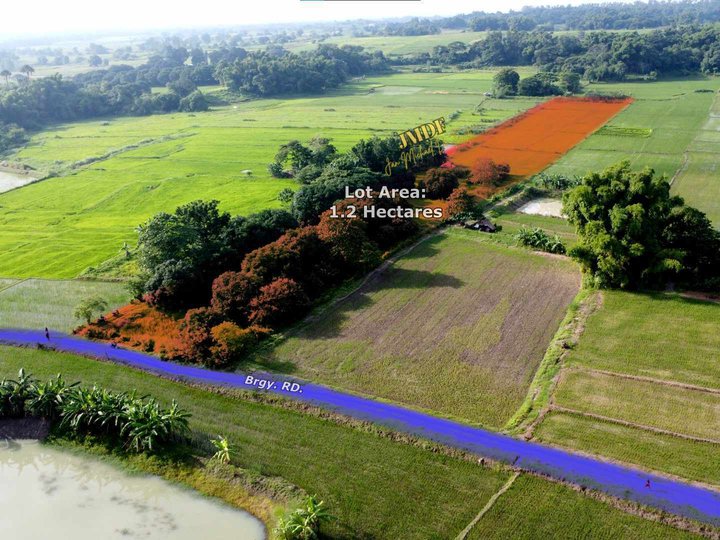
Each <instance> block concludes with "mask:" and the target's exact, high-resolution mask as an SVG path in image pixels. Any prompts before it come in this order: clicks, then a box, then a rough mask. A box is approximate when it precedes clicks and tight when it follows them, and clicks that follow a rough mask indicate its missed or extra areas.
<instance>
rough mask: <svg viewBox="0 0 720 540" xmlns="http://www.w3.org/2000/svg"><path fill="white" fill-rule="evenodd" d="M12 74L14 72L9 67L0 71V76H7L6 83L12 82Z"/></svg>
mask: <svg viewBox="0 0 720 540" xmlns="http://www.w3.org/2000/svg"><path fill="white" fill-rule="evenodd" d="M10 75H12V73H10V72H9V71H8V70H7V69H3V70H2V71H0V77H5V84H10Z"/></svg>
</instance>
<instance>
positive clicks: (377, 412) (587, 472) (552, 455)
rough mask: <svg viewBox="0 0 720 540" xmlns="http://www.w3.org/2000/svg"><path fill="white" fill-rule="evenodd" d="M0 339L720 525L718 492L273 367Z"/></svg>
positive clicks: (77, 343)
mask: <svg viewBox="0 0 720 540" xmlns="http://www.w3.org/2000/svg"><path fill="white" fill-rule="evenodd" d="M0 343H4V344H9V345H17V346H36V345H37V344H43V345H46V346H50V347H53V348H54V349H56V350H58V351H65V352H71V353H76V354H80V355H84V356H90V357H95V358H100V359H105V360H108V361H112V362H116V363H119V364H124V365H128V366H132V367H135V368H139V369H142V370H144V371H148V372H151V373H153V374H156V375H160V376H163V377H169V378H172V379H179V380H185V381H188V382H195V383H203V384H211V385H219V386H229V387H233V388H239V389H244V390H257V391H265V392H272V393H275V394H280V395H284V396H286V397H288V398H291V399H296V400H299V401H303V402H306V403H310V404H313V405H317V406H320V407H323V408H326V409H330V410H333V411H336V412H339V413H342V414H345V415H348V416H351V417H353V418H357V419H360V420H367V421H370V422H374V423H377V424H381V425H384V426H387V427H390V428H392V429H395V430H398V431H402V432H405V433H409V434H412V435H417V436H420V437H424V438H427V439H431V440H433V441H437V442H439V443H442V444H445V445H448V446H451V447H453V448H458V449H461V450H466V451H469V452H473V453H477V454H479V455H482V456H487V457H489V458H492V459H496V460H499V461H503V462H506V463H514V464H515V466H517V467H520V468H522V469H525V470H528V471H533V472H538V473H542V474H546V475H548V476H551V477H554V478H557V479H560V480H566V481H568V482H572V483H575V484H578V485H582V486H586V487H588V488H591V489H596V490H598V491H602V492H604V493H607V494H609V495H612V496H615V497H619V498H622V499H627V500H631V501H635V502H638V503H641V504H645V505H647V506H651V507H654V508H657V509H660V510H664V511H667V512H670V513H673V514H677V515H681V516H685V517H688V518H691V519H696V520H698V521H702V522H705V523H710V524H713V525H720V492H718V491H714V490H711V489H707V488H704V487H700V486H697V485H693V484H690V483H685V482H682V481H678V480H672V479H668V478H664V477H661V476H656V475H653V474H649V473H647V472H643V471H640V470H637V469H633V468H630V467H624V466H621V465H617V464H614V463H608V462H606V461H602V460H599V459H593V458H590V457H586V456H581V455H577V454H574V453H572V452H569V451H565V450H561V449H558V448H553V447H549V446H545V445H541V444H537V443H533V442H528V441H523V440H520V439H515V438H513V437H509V436H506V435H502V434H499V433H494V432H492V431H487V430H484V429H481V428H477V427H472V426H467V425H464V424H461V423H459V422H453V421H451V420H446V419H443V418H436V417H434V416H432V415H429V414H425V413H421V412H417V411H413V410H410V409H406V408H404V407H400V406H397V405H392V404H388V403H382V402H379V401H375V400H373V399H369V398H363V397H359V396H355V395H351V394H347V393H344V392H339V391H336V390H331V389H329V388H326V387H324V386H320V385H316V384H312V383H309V382H305V381H301V380H296V379H293V378H291V377H283V376H279V375H275V374H267V373H252V374H241V373H229V372H221V371H212V370H209V369H203V368H200V367H195V366H187V365H181V364H175V363H172V362H165V361H162V360H160V359H159V358H156V357H154V356H151V355H148V354H144V353H140V352H137V351H131V350H127V349H122V348H114V347H112V346H111V345H109V344H107V343H99V342H94V341H88V340H84V339H79V338H76V337H71V336H66V335H63V334H58V333H55V332H53V333H52V334H51V339H50V341H49V342H48V341H47V340H46V338H45V334H44V332H41V331H34V330H2V329H0ZM0 361H1V359H0ZM648 480H649V481H650V483H649V487H647V486H648Z"/></svg>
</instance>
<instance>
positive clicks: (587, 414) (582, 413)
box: [550, 404, 720, 445]
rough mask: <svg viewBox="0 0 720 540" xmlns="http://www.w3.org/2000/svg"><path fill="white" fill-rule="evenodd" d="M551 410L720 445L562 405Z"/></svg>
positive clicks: (719, 441)
mask: <svg viewBox="0 0 720 540" xmlns="http://www.w3.org/2000/svg"><path fill="white" fill-rule="evenodd" d="M550 409H551V410H553V411H557V412H561V413H565V414H574V415H576V416H583V417H585V418H592V419H594V420H602V421H603V422H609V423H611V424H618V425H621V426H626V427H632V428H636V429H641V430H643V431H651V432H653V433H658V434H660V435H670V436H672V437H677V438H679V439H686V440H688V441H695V442H703V443H710V444H717V445H720V440H717V439H707V438H705V437H696V436H694V435H686V434H684V433H678V432H676V431H670V430H669V429H663V428H658V427H654V426H648V425H646V424H638V423H636V422H629V421H628V420H621V419H619V418H613V417H612V416H605V415H602V414H597V413H591V412H585V411H578V410H577V409H570V408H568V407H563V406H562V405H555V404H553V405H550Z"/></svg>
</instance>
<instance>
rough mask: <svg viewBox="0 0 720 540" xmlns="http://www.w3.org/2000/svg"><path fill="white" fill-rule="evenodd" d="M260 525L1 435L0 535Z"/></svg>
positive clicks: (69, 538)
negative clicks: (6, 438)
mask: <svg viewBox="0 0 720 540" xmlns="http://www.w3.org/2000/svg"><path fill="white" fill-rule="evenodd" d="M264 536H265V529H264V526H263V524H262V523H261V522H260V521H259V520H258V519H256V518H255V517H253V516H251V515H250V514H248V513H246V512H242V511H240V510H236V509H233V508H231V507H229V506H225V505H223V504H220V503H218V502H215V501H213V500H211V499H207V498H204V497H202V496H201V495H199V494H196V493H194V492H191V491H190V490H185V489H182V488H179V487H176V486H174V485H172V484H170V483H169V482H166V481H165V480H162V479H160V478H157V477H153V476H142V475H131V474H128V473H125V472H124V471H122V470H120V469H118V468H116V467H113V466H111V465H109V464H107V463H103V462H102V461H99V460H96V459H94V458H89V457H88V458H86V457H83V456H81V455H77V454H75V453H69V452H65V451H60V450H57V449H55V448H52V447H48V446H45V445H41V444H40V443H38V442H35V441H9V442H8V441H4V440H2V439H0V538H13V539H14V540H31V539H32V540H35V539H38V538H54V539H57V540H98V539H103V540H105V539H120V538H123V539H135V538H143V539H149V540H154V539H160V538H162V539H167V540H198V539H203V540H204V539H208V540H210V539H215V538H233V539H240V540H260V539H262V538H264Z"/></svg>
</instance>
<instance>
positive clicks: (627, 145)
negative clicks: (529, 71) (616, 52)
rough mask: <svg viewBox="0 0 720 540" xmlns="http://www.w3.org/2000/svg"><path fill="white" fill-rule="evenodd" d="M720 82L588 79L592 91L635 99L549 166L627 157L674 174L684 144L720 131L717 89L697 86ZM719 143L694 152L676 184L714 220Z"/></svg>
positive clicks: (579, 168) (569, 170) (719, 190)
mask: <svg viewBox="0 0 720 540" xmlns="http://www.w3.org/2000/svg"><path fill="white" fill-rule="evenodd" d="M718 88H720V78H717V77H715V78H707V79H706V78H700V77H698V78H695V79H679V80H666V81H659V82H651V83H648V82H623V83H612V84H610V83H604V84H590V85H588V86H587V88H586V91H588V92H604V93H608V92H622V93H625V94H628V95H630V96H632V97H633V98H634V99H635V102H634V103H632V104H631V105H630V106H629V107H628V108H626V109H625V110H624V111H622V112H621V113H620V114H618V115H617V116H616V117H615V118H613V119H612V120H610V122H608V124H607V125H606V126H605V127H603V128H601V129H599V130H598V131H597V132H596V133H595V134H593V135H591V136H590V137H588V138H587V139H586V140H585V141H584V142H583V143H581V144H579V145H578V146H576V147H575V148H574V149H572V150H570V152H568V153H567V154H566V155H565V156H564V157H563V158H561V159H560V160H559V161H558V162H556V163H555V164H554V165H552V166H551V167H549V169H548V171H547V172H549V173H550V174H566V175H576V174H577V175H583V174H586V173H588V172H590V171H597V170H602V169H604V168H606V167H608V166H610V165H613V164H615V163H617V162H618V161H621V160H623V159H627V160H629V161H630V163H631V165H632V166H633V167H635V168H642V167H645V166H649V167H652V168H653V169H655V171H656V172H657V173H658V174H665V175H666V176H667V177H668V179H670V178H672V177H673V175H675V173H676V172H677V171H678V170H679V169H680V167H681V166H682V164H683V161H684V158H683V154H684V152H685V151H686V150H688V149H690V150H693V149H697V150H699V149H700V148H701V147H702V145H703V144H705V145H706V143H704V142H703V141H706V140H707V137H714V136H715V135H717V133H716V132H717V123H718V119H717V118H708V111H709V110H710V108H711V105H712V103H713V99H714V98H715V95H714V94H713V93H710V92H707V93H706V92H696V90H701V89H712V90H718ZM713 140H715V139H713ZM718 144H720V143H718ZM718 149H720V146H717V145H716V144H715V143H713V144H712V145H711V147H708V146H707V145H706V146H705V147H702V151H695V152H692V153H691V155H690V164H691V165H690V166H689V167H688V169H687V171H686V172H685V173H684V174H683V175H681V176H680V178H679V179H678V180H677V181H676V182H677V183H675V184H674V185H673V191H674V192H675V193H676V194H678V195H682V196H683V197H685V198H686V199H687V201H688V203H689V204H693V205H696V206H697V207H698V208H700V209H701V210H703V211H705V212H707V213H708V214H709V216H710V218H711V219H713V220H714V221H715V223H716V224H717V223H718V220H720V182H719V181H718V180H717V178H718V175H717V174H714V173H715V168H716V167H717V164H718V158H717V155H718Z"/></svg>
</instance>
